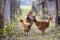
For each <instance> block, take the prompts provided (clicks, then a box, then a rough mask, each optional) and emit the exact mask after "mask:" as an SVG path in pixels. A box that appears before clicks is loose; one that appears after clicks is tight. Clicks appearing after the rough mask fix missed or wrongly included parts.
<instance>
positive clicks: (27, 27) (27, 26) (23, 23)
mask: <svg viewBox="0 0 60 40" xmlns="http://www.w3.org/2000/svg"><path fill="white" fill-rule="evenodd" d="M20 22H21V23H22V25H23V27H24V33H25V35H28V32H29V31H30V29H31V26H30V24H29V23H27V22H24V21H23V20H22V19H20Z"/></svg>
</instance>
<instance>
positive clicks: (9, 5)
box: [0, 0, 60, 40]
mask: <svg viewBox="0 0 60 40" xmlns="http://www.w3.org/2000/svg"><path fill="white" fill-rule="evenodd" d="M30 10H31V11H32V12H33V15H35V16H36V18H37V20H39V21H40V20H46V19H47V17H48V16H49V15H50V16H51V17H53V20H52V21H51V23H50V26H49V28H48V29H47V30H46V34H45V35H44V36H42V35H39V31H38V30H37V28H36V26H35V24H33V26H32V28H31V33H30V34H31V35H30V36H29V37H27V36H24V32H23V27H22V24H21V23H20V18H22V19H23V20H24V21H25V16H26V13H28V12H29V11H30ZM51 30H54V32H52V31H51ZM0 40H60V0H0Z"/></svg>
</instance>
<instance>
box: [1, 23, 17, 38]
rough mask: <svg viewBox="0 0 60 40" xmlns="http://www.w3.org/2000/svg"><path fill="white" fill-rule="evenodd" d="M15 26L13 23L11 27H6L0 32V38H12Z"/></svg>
mask: <svg viewBox="0 0 60 40" xmlns="http://www.w3.org/2000/svg"><path fill="white" fill-rule="evenodd" d="M15 24H16V23H15V22H12V23H11V24H10V26H9V27H8V26H7V25H4V28H3V29H2V30H0V36H1V37H2V38H6V37H9V36H11V33H12V30H13V28H14V26H15Z"/></svg>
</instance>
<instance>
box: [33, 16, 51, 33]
mask: <svg viewBox="0 0 60 40" xmlns="http://www.w3.org/2000/svg"><path fill="white" fill-rule="evenodd" d="M50 20H52V18H51V17H48V21H37V20H36V18H35V16H33V21H34V23H35V25H36V26H37V28H38V29H39V30H41V31H42V33H43V34H44V30H45V29H46V28H48V27H49V23H50Z"/></svg>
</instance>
